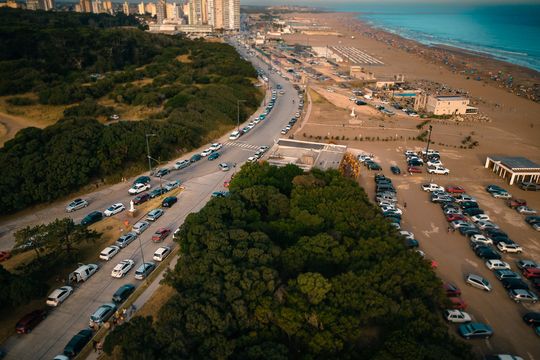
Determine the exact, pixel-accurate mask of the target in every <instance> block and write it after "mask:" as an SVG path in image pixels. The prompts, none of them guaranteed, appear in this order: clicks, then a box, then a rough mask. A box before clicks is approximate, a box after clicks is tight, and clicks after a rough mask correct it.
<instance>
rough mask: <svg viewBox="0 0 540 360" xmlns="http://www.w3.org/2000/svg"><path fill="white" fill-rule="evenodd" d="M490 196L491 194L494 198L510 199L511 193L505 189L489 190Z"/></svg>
mask: <svg viewBox="0 0 540 360" xmlns="http://www.w3.org/2000/svg"><path fill="white" fill-rule="evenodd" d="M490 194H491V196H493V197H494V198H496V199H510V198H512V195H511V194H510V193H509V192H507V191H500V192H491V193H490Z"/></svg>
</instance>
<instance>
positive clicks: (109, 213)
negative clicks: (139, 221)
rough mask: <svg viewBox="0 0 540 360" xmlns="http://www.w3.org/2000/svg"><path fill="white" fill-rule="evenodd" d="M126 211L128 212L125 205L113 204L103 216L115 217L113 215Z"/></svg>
mask: <svg viewBox="0 0 540 360" xmlns="http://www.w3.org/2000/svg"><path fill="white" fill-rule="evenodd" d="M124 210H126V207H125V206H124V204H122V203H117V204H113V205H111V206H110V207H109V208H107V210H105V211H104V212H103V215H105V216H113V215H115V214H118V213H119V212H122V211H124Z"/></svg>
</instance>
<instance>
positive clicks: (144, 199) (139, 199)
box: [132, 193, 150, 205]
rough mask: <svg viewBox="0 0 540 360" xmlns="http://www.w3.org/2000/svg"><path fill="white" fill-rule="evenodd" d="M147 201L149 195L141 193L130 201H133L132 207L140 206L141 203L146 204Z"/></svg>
mask: <svg viewBox="0 0 540 360" xmlns="http://www.w3.org/2000/svg"><path fill="white" fill-rule="evenodd" d="M148 200H150V194H148V193H142V194H139V195H137V196H135V197H134V198H133V200H132V201H133V204H134V205H140V204H142V203H145V202H147V201H148Z"/></svg>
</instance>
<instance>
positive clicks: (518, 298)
mask: <svg viewBox="0 0 540 360" xmlns="http://www.w3.org/2000/svg"><path fill="white" fill-rule="evenodd" d="M508 296H510V298H511V299H512V300H514V301H515V302H517V303H519V302H532V303H533V304H534V303H536V302H537V301H538V296H536V294H534V293H532V292H531V291H530V290H524V289H512V290H509V291H508Z"/></svg>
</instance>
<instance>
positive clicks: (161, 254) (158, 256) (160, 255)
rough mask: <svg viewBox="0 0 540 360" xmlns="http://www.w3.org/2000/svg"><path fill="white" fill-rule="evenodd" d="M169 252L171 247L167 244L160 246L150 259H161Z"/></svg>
mask: <svg viewBox="0 0 540 360" xmlns="http://www.w3.org/2000/svg"><path fill="white" fill-rule="evenodd" d="M170 253H171V248H170V247H169V246H162V247H160V248H159V249H157V250H156V252H155V253H154V256H153V257H152V259H154V260H155V261H163V260H165V258H166V257H167V256H169V254H170Z"/></svg>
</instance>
